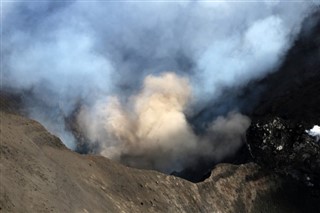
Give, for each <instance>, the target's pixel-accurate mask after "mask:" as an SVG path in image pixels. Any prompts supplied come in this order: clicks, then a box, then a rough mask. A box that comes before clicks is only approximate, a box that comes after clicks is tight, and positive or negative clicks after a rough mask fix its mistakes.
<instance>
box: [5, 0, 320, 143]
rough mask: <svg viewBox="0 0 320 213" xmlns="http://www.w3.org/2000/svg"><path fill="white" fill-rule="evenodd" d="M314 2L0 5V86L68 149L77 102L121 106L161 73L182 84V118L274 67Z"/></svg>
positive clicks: (39, 3)
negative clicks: (68, 122) (23, 96)
mask: <svg viewBox="0 0 320 213" xmlns="http://www.w3.org/2000/svg"><path fill="white" fill-rule="evenodd" d="M317 5H318V4H316V3H313V2H312V1H299V2H280V1H270V2H269V1H262V2H236V1H232V2H227V1H216V2H200V1H181V2H179V1H178V2H156V1H146V2H142V1H141V2H130V1H123V2H115V1H112V2H108V1H104V2H99V1H92V2H89V1H65V2H63V1H61V2H53V1H49V0H48V1H36V2H32V1H30V2H6V1H3V2H2V19H1V21H2V49H1V51H2V59H1V60H2V87H3V88H6V89H10V90H14V91H30V92H31V93H32V94H33V97H36V98H30V99H28V100H26V101H27V105H28V111H29V115H30V116H31V117H33V118H35V119H37V120H39V121H40V122H42V123H43V124H44V125H45V126H46V127H47V128H48V129H49V130H50V131H52V132H53V133H55V134H57V135H59V136H60V137H61V138H62V140H63V142H64V143H65V144H66V145H67V146H68V147H70V148H74V147H75V139H74V137H73V135H72V134H71V133H70V132H69V131H67V130H66V127H65V123H64V122H65V118H66V117H68V116H70V114H71V113H72V112H73V111H74V110H75V108H76V107H77V106H78V105H79V104H81V105H86V106H89V107H90V106H94V105H95V103H96V102H98V101H99V100H101V99H104V98H105V97H107V96H109V95H117V96H118V97H121V101H123V102H126V99H127V98H128V97H130V96H132V95H134V94H136V93H138V92H139V91H140V90H141V87H142V83H143V80H144V78H145V77H146V76H149V75H159V74H160V73H162V72H164V71H170V72H175V73H176V74H177V75H180V76H185V77H187V78H188V79H189V80H190V82H191V86H192V88H193V90H194V98H193V99H192V100H193V101H192V103H191V104H190V106H191V107H190V109H188V110H187V112H186V113H189V114H192V113H194V112H195V111H197V108H199V107H203V106H204V105H206V103H208V102H212V100H214V99H215V98H216V97H218V96H219V97H221V92H222V89H223V88H226V87H227V88H228V87H238V86H241V85H244V84H246V83H247V82H249V81H250V80H252V79H257V78H261V77H263V76H264V75H265V74H267V73H268V72H271V71H273V70H275V69H276V67H277V66H278V65H279V63H280V62H281V60H282V57H283V56H284V54H285V53H286V51H287V50H288V48H290V46H291V44H292V43H293V41H294V39H295V38H296V36H297V34H298V32H299V30H300V28H301V23H302V21H303V19H304V18H305V17H306V16H308V15H309V14H310V13H312V12H313V10H315V8H316V6H317ZM234 108H237V106H236V105H235V106H234Z"/></svg>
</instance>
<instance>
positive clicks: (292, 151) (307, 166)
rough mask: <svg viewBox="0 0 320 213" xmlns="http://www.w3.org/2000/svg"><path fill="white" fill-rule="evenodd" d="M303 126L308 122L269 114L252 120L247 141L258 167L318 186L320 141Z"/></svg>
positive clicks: (319, 184)
mask: <svg viewBox="0 0 320 213" xmlns="http://www.w3.org/2000/svg"><path fill="white" fill-rule="evenodd" d="M306 129H310V125H307V124H304V123H299V122H293V121H287V120H283V119H281V118H279V117H271V116H269V117H265V118H263V119H259V120H256V121H253V122H252V124H251V126H250V128H249V129H248V131H247V142H248V145H249V149H250V151H251V154H252V156H253V157H254V159H255V161H256V162H257V163H259V164H260V165H261V166H263V167H265V168H271V169H274V170H275V171H277V172H279V173H281V174H285V175H290V176H292V177H294V178H297V179H299V180H302V181H304V182H306V183H308V184H309V185H312V186H313V185H316V186H318V187H319V186H320V182H319V181H320V144H319V143H318V142H317V141H316V138H313V137H311V136H310V135H308V134H307V133H306Z"/></svg>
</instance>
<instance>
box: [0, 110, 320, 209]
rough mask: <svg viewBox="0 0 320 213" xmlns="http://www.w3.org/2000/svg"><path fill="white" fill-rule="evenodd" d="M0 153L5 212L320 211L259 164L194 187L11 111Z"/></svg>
mask: <svg viewBox="0 0 320 213" xmlns="http://www.w3.org/2000/svg"><path fill="white" fill-rule="evenodd" d="M0 153H1V161H0V169H1V177H0V178H1V179H0V180H1V181H0V184H1V185H0V189H1V191H0V192H1V193H0V212H300V211H302V209H307V210H308V212H319V211H320V207H319V200H318V198H317V197H316V196H314V195H312V194H311V193H310V192H309V191H308V190H306V189H305V188H304V187H303V186H300V185H296V184H295V183H293V182H290V181H289V182H288V181H285V180H284V179H283V178H280V177H279V176H276V175H272V174H268V173H267V172H264V171H262V170H261V169H260V167H259V166H257V165H256V164H253V163H250V164H245V165H240V166H234V165H228V164H221V165H218V166H216V168H215V169H214V170H213V172H212V174H211V175H210V177H209V178H208V179H206V180H205V181H204V182H201V183H198V184H194V183H191V182H188V181H186V180H183V179H180V178H177V177H174V176H168V175H164V174H161V173H158V172H155V171H146V170H138V169H133V168H128V167H125V166H123V165H119V164H117V163H115V162H112V161H110V160H108V159H106V158H104V157H100V156H91V155H80V154H78V153H75V152H72V151H71V150H69V149H67V148H66V147H65V146H64V145H63V144H62V143H61V141H60V140H59V139H58V138H57V137H55V136H54V135H52V134H50V133H48V132H47V131H46V130H45V129H44V128H43V127H42V126H41V125H40V124H39V123H37V122H36V121H33V120H30V119H27V118H25V117H22V116H20V115H16V114H13V113H11V112H8V110H2V111H1V146H0ZM290 184H295V185H291V186H290ZM300 196H301V197H300ZM296 200H299V202H298V203H297V202H295V201H296Z"/></svg>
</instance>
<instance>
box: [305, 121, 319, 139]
mask: <svg viewBox="0 0 320 213" xmlns="http://www.w3.org/2000/svg"><path fill="white" fill-rule="evenodd" d="M306 133H308V134H309V135H310V136H312V137H315V138H316V141H319V140H320V126H318V125H314V127H312V129H310V130H306Z"/></svg>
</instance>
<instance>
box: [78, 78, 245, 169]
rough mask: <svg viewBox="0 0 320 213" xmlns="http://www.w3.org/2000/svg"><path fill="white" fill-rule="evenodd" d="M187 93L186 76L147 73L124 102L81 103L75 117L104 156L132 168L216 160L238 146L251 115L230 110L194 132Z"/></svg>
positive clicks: (172, 166)
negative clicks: (205, 128) (187, 113)
mask: <svg viewBox="0 0 320 213" xmlns="http://www.w3.org/2000/svg"><path fill="white" fill-rule="evenodd" d="M191 98H192V88H191V87H190V85H189V81H188V79H187V78H185V77H179V76H177V75H176V74H174V73H164V74H162V75H160V76H147V77H146V78H145V80H144V84H143V88H142V90H141V91H140V92H139V93H138V94H137V95H135V96H132V97H131V98H130V103H127V105H128V106H123V105H122V104H121V103H120V102H119V100H118V99H117V98H116V97H110V98H109V99H108V100H107V101H106V102H100V103H98V104H97V105H96V106H95V107H94V108H93V109H91V110H90V109H87V108H83V109H82V110H81V112H80V113H79V117H78V122H79V123H80V126H81V127H82V129H83V131H84V132H85V133H86V135H88V137H89V139H90V140H91V141H95V142H98V143H99V144H100V145H101V154H102V155H104V156H106V157H109V158H112V159H116V160H119V161H122V162H124V163H126V164H128V165H131V166H135V167H141V168H150V169H151V168H153V169H157V170H160V171H164V172H172V170H181V169H182V168H184V167H185V166H187V165H189V166H190V165H192V163H194V161H195V160H196V159H197V157H199V156H201V157H206V158H209V159H216V160H218V159H220V158H222V157H225V156H226V155H228V154H230V153H232V152H234V151H235V150H237V148H238V147H239V146H240V145H241V143H242V141H241V136H242V135H243V134H244V132H245V131H246V129H247V128H248V126H249V124H250V120H249V119H248V118H247V117H245V116H243V115H240V114H236V113H231V114H230V115H228V116H227V118H223V117H219V118H217V119H216V120H215V121H214V122H213V123H212V124H211V126H210V127H209V129H208V132H207V134H206V135H205V136H201V137H200V136H197V135H195V134H194V133H193V131H192V128H191V126H190V125H189V124H188V122H187V120H186V117H185V114H184V111H185V110H186V108H187V107H188V103H189V102H190V99H191Z"/></svg>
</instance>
